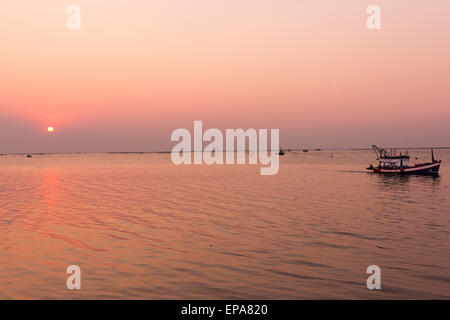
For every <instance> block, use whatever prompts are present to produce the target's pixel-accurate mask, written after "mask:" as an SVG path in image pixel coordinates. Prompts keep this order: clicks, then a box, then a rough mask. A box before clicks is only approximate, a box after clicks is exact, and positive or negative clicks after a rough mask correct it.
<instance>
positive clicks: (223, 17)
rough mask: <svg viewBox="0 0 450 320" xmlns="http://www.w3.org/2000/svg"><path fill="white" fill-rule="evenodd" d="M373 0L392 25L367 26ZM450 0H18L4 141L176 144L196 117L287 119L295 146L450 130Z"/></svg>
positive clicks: (4, 102) (47, 145)
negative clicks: (75, 26) (74, 20)
mask: <svg viewBox="0 0 450 320" xmlns="http://www.w3.org/2000/svg"><path fill="white" fill-rule="evenodd" d="M71 4H76V5H78V6H80V7H81V21H82V27H81V30H79V31H69V30H68V29H67V27H66V19H67V17H68V15H67V14H66V8H67V7H68V6H69V5H71ZM371 4H376V5H378V6H380V7H381V10H382V28H381V30H368V29H367V28H366V19H367V17H368V15H367V14H366V9H367V7H368V6H369V5H371ZM449 12H450V2H449V1H447V0H436V1H433V3H430V2H429V1H425V0H397V1H388V0H370V1H366V0H344V1H335V0H321V1H315V0H305V1H298V0H297V1H296V0H286V1H283V2H282V3H280V2H279V1H275V0H242V1H210V0H209V1H208V0H198V1H189V0H173V1H163V0H154V1H144V0H136V1H132V2H131V3H130V2H129V1H125V0H115V1H106V0H98V1H95V2H93V1H88V0H71V1H61V0H42V1H39V2H38V1H36V2H29V1H24V0H3V1H2V2H1V3H0V41H1V43H2V50H0V153H22V152H110V151H163V150H170V149H171V146H172V145H173V143H171V141H170V134H171V132H172V131H173V130H174V129H177V128H187V129H190V130H192V127H193V121H194V120H202V121H203V125H204V128H219V129H225V128H244V129H247V128H279V129H280V144H281V146H282V147H283V148H313V147H314V148H339V147H343V148H349V147H362V148H369V147H370V145H371V144H373V143H375V144H379V145H384V146H398V147H416V146H419V147H428V146H450V126H449V123H450V41H449V39H450V19H449V17H448V13H449ZM48 126H53V127H55V133H53V134H49V133H48V132H47V130H46V129H47V127H48Z"/></svg>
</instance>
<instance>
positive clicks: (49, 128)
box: [47, 127, 55, 133]
mask: <svg viewBox="0 0 450 320" xmlns="http://www.w3.org/2000/svg"><path fill="white" fill-rule="evenodd" d="M47 131H48V132H49V133H53V132H54V131H55V129H53V127H48V128H47Z"/></svg>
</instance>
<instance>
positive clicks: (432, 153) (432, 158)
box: [431, 148, 434, 162]
mask: <svg viewBox="0 0 450 320" xmlns="http://www.w3.org/2000/svg"><path fill="white" fill-rule="evenodd" d="M431 160H432V161H433V162H434V151H433V148H431Z"/></svg>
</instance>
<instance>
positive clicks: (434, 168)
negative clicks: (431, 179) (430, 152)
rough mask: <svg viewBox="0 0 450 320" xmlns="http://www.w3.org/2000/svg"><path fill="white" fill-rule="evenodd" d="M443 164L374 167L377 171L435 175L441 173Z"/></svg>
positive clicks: (374, 170)
mask: <svg viewBox="0 0 450 320" xmlns="http://www.w3.org/2000/svg"><path fill="white" fill-rule="evenodd" d="M440 166H441V163H440V162H436V163H424V164H418V165H415V166H413V167H405V168H397V169H389V168H380V167H378V168H373V169H372V170H373V172H375V173H393V174H422V175H430V174H431V175H433V174H439V168H440Z"/></svg>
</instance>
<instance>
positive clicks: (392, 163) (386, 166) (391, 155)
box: [367, 145, 442, 175]
mask: <svg viewBox="0 0 450 320" xmlns="http://www.w3.org/2000/svg"><path fill="white" fill-rule="evenodd" d="M372 148H373V150H374V151H375V153H376V154H377V156H378V158H377V160H378V162H379V163H378V166H377V167H374V166H373V165H370V167H368V168H367V170H372V171H373V172H375V173H396V174H423V175H432V174H438V173H439V168H440V166H441V162H442V161H441V160H435V159H434V151H433V149H431V162H427V163H419V164H415V165H412V166H410V165H409V159H410V157H409V155H402V154H401V153H400V154H399V155H397V153H396V151H395V150H391V151H390V152H388V151H387V150H386V149H381V148H378V147H377V146H376V145H372ZM416 159H417V158H416Z"/></svg>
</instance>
